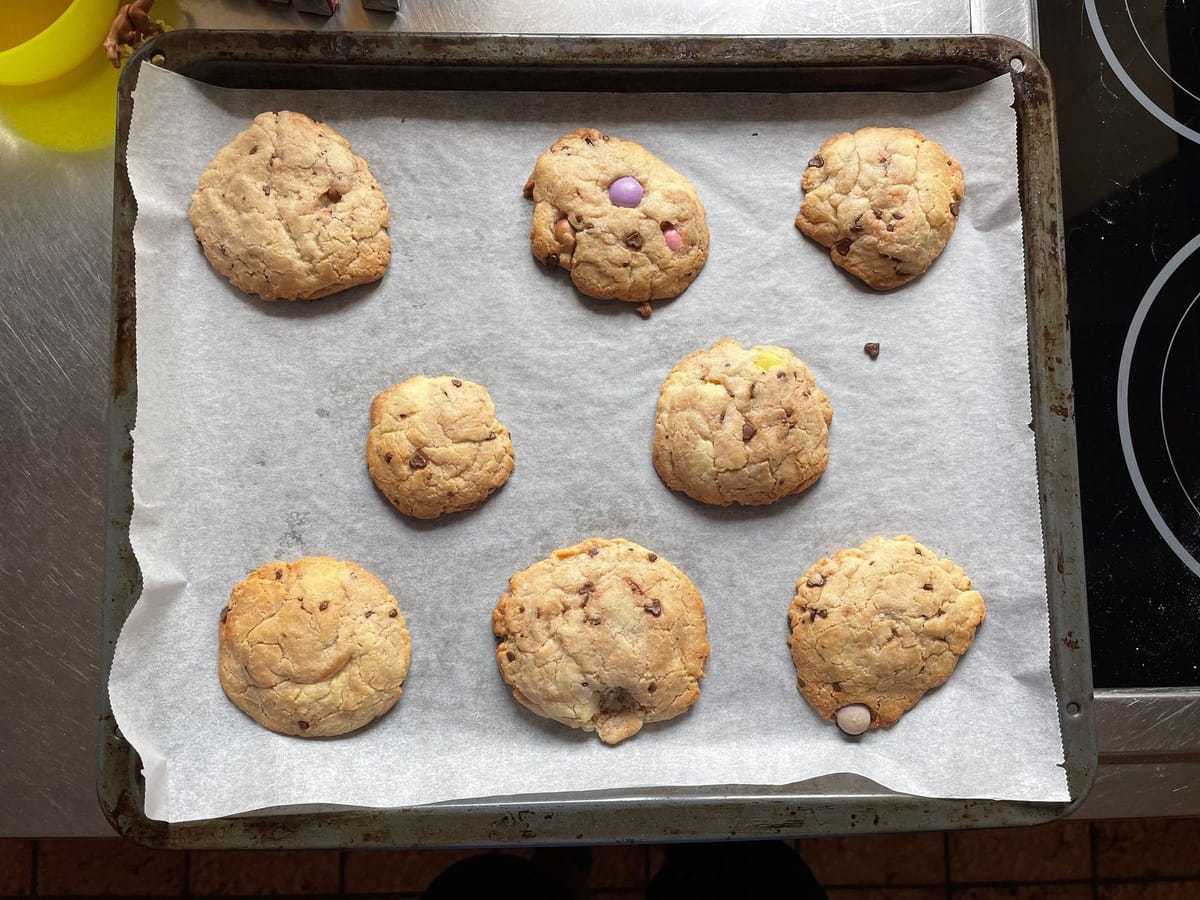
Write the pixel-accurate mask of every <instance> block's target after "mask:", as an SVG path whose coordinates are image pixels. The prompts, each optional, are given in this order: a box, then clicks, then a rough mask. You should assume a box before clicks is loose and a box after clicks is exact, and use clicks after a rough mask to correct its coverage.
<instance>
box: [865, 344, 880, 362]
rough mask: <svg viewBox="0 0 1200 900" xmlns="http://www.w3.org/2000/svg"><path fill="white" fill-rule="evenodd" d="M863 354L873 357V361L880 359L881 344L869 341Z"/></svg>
mask: <svg viewBox="0 0 1200 900" xmlns="http://www.w3.org/2000/svg"><path fill="white" fill-rule="evenodd" d="M863 352H864V353H866V354H867V356H869V357H871V359H879V342H878V341H869V342H867V343H866V344H863Z"/></svg>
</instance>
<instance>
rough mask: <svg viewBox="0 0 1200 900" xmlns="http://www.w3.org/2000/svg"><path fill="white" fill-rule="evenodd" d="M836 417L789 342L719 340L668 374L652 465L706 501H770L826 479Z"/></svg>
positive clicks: (661, 397)
mask: <svg viewBox="0 0 1200 900" xmlns="http://www.w3.org/2000/svg"><path fill="white" fill-rule="evenodd" d="M832 421H833V407H832V406H830V404H829V398H828V397H826V396H825V392H824V391H822V390H821V389H820V388H819V387H817V385H816V382H815V380H814V379H813V374H812V372H810V371H809V369H808V366H806V365H805V364H804V363H803V362H801V361H800V360H799V359H797V358H796V357H795V356H794V355H793V354H792V352H791V351H790V350H787V349H785V348H783V347H775V346H755V347H750V348H749V349H744V348H743V347H742V346H741V345H740V344H738V342H737V341H735V340H733V339H732V338H722V339H721V340H719V341H717V342H716V343H715V344H713V345H712V347H710V348H709V349H707V350H698V351H696V352H695V353H692V354H690V355H689V356H686V357H684V358H683V359H682V360H681V361H680V362H679V364H678V365H676V366H675V368H674V369H672V370H671V373H670V374H669V375H668V376H667V380H666V381H664V382H663V386H662V389H661V391H660V393H659V398H658V414H657V417H656V419H655V423H654V449H653V458H654V468H655V469H656V470H657V471H658V474H659V476H660V477H661V478H662V480H663V481H664V482H666V484H667V486H668V487H670V488H671V490H674V491H682V492H683V493H685V494H687V495H688V496H689V497H691V498H692V499H694V500H699V501H700V502H702V503H711V504H715V505H719V506H728V505H730V504H731V503H741V504H744V505H747V506H756V505H761V504H764V503H773V502H774V501H776V500H778V499H780V498H781V497H785V496H787V495H789V494H796V493H799V492H800V491H803V490H806V489H807V488H809V487H811V486H812V485H813V484H814V483H815V482H816V481H817V479H818V478H820V477H821V474H822V473H823V472H824V471H825V466H826V464H827V463H828V461H829V424H830V422H832Z"/></svg>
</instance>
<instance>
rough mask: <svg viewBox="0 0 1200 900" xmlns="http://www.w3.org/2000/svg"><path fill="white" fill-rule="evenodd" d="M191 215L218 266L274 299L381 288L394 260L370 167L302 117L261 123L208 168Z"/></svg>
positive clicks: (260, 119)
mask: <svg viewBox="0 0 1200 900" xmlns="http://www.w3.org/2000/svg"><path fill="white" fill-rule="evenodd" d="M189 215H190V217H191V220H192V227H193V228H194V229H195V231H196V239H197V240H199V241H200V246H201V247H203V248H204V255H205V256H206V257H208V261H209V262H210V263H211V264H212V266H213V268H214V269H216V270H217V271H218V272H220V273H221V274H222V275H224V276H225V277H226V278H228V279H229V280H230V281H231V282H232V283H233V285H234V286H235V287H238V288H241V289H242V290H243V291H246V292H247V293H250V294H258V295H259V296H260V297H262V299H264V300H314V299H316V298H318V297H326V296H328V295H329V294H333V293H336V292H337V291H340V290H344V289H345V288H348V287H351V286H352V285H356V284H366V283H367V282H370V281H378V280H379V279H380V278H382V277H383V273H384V270H385V269H387V265H388V260H389V259H390V258H391V254H392V245H391V241H390V240H389V238H388V233H387V227H388V208H387V203H386V201H385V200H384V198H383V192H382V191H380V189H379V185H378V183H376V181H375V177H374V176H373V175H372V174H371V172H370V170H369V169H368V168H367V164H366V162H365V161H364V160H363V159H362V158H361V157H358V156H355V155H354V154H353V153H351V152H350V144H349V142H348V141H347V140H346V139H345V138H343V137H342V136H341V135H340V134H338V133H337V132H336V131H334V130H333V129H332V128H330V127H329V126H328V125H324V124H322V123H320V122H314V121H313V120H312V119H310V118H309V117H308V116H306V115H303V114H302V113H296V112H288V111H286V110H285V111H283V112H278V113H271V112H267V113H262V114H261V115H259V116H257V117H256V118H255V119H254V124H253V125H251V126H250V127H249V128H247V129H246V130H245V131H243V132H242V133H241V134H239V135H238V136H237V137H235V138H234V139H233V140H232V141H230V142H229V144H227V145H226V146H225V147H224V148H223V149H222V150H221V151H220V152H219V153H217V155H216V156H215V157H214V158H213V161H212V162H211V163H209V165H208V168H207V169H205V170H204V174H203V175H201V176H200V184H199V186H198V187H197V188H196V192H195V193H194V194H193V195H192V205H191V210H190V213H189Z"/></svg>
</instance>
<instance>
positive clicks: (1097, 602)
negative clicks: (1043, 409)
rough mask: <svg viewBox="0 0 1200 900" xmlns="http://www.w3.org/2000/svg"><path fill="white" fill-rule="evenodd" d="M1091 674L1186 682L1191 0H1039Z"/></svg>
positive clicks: (1193, 622) (1196, 668) (1199, 34)
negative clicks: (1061, 248)
mask: <svg viewBox="0 0 1200 900" xmlns="http://www.w3.org/2000/svg"><path fill="white" fill-rule="evenodd" d="M1038 5H1039V7H1040V8H1039V11H1038V23H1039V31H1040V38H1041V51H1042V55H1043V57H1044V58H1045V60H1046V62H1047V64H1048V65H1049V66H1050V70H1051V73H1052V75H1053V78H1054V83H1055V90H1056V94H1057V99H1058V120H1059V140H1060V147H1061V153H1062V182H1063V218H1064V220H1065V226H1066V227H1065V232H1064V233H1065V236H1066V247H1067V280H1068V289H1069V297H1070V315H1071V341H1072V361H1073V365H1074V374H1075V395H1076V396H1075V400H1076V427H1077V430H1078V440H1079V467H1080V487H1081V491H1082V495H1083V501H1082V512H1083V531H1084V547H1085V553H1086V557H1087V587H1088V608H1089V615H1090V618H1091V629H1092V653H1093V665H1094V671H1095V681H1096V686H1097V687H1167V686H1176V687H1177V686H1184V685H1196V684H1200V0H1191V2H1187V0H1067V2H1062V0H1043V2H1041V3H1039V4H1038Z"/></svg>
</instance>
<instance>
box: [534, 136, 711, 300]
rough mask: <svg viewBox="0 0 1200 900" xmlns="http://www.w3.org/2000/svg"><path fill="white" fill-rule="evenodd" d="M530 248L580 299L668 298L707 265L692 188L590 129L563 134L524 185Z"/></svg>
mask: <svg viewBox="0 0 1200 900" xmlns="http://www.w3.org/2000/svg"><path fill="white" fill-rule="evenodd" d="M525 196H526V197H529V198H530V199H532V200H533V203H534V207H533V227H532V229H531V231H530V246H531V248H532V250H533V255H534V256H535V257H536V258H537V259H538V260H539V261H540V262H542V263H543V264H545V265H548V266H551V267H554V266H560V267H562V268H563V269H566V270H567V271H568V272H570V273H571V281H573V282H574V283H575V287H577V288H578V289H579V290H580V291H581V292H582V293H584V294H587V295H588V296H589V297H595V298H597V299H600V300H626V301H629V302H631V303H644V302H646V301H648V300H663V299H666V298H669V297H677V296H679V295H680V294H682V293H683V292H684V290H686V289H687V287H688V285H690V284H691V283H692V281H694V280H695V278H696V276H697V275H699V274H700V270H701V269H702V268H703V267H704V262H705V260H706V259H707V258H708V224H707V222H706V221H705V217H704V206H703V204H701V202H700V197H699V195H697V193H696V189H695V188H694V187H693V186H692V183H691V182H690V181H688V180H687V179H686V178H685V177H684V176H683V175H681V174H679V173H678V172H676V171H675V170H674V169H672V168H671V167H670V166H668V165H667V164H666V163H664V162H663V161H662V160H660V159H659V158H658V157H656V156H655V155H654V154H653V153H651V152H650V151H648V150H646V149H645V148H644V147H642V146H641V145H640V144H635V143H634V142H632V141H625V140H621V139H620V138H615V137H611V136H609V135H606V134H604V133H602V132H600V131H597V130H595V129H594V128H581V129H579V130H578V131H574V132H572V133H570V134H567V135H564V136H563V137H561V138H559V140H557V141H555V143H554V144H553V145H552V146H551V147H550V149H549V150H547V151H546V152H545V153H543V154H542V155H541V156H540V157H539V158H538V160H537V163H536V164H535V165H534V169H533V174H532V175H530V176H529V181H528V182H527V183H526V185H525Z"/></svg>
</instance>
